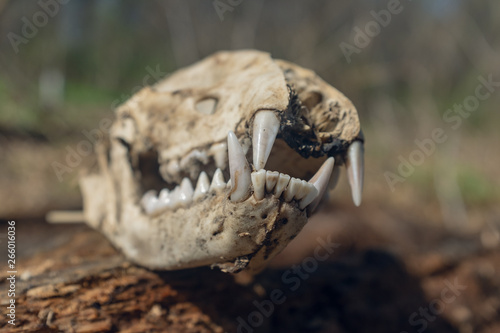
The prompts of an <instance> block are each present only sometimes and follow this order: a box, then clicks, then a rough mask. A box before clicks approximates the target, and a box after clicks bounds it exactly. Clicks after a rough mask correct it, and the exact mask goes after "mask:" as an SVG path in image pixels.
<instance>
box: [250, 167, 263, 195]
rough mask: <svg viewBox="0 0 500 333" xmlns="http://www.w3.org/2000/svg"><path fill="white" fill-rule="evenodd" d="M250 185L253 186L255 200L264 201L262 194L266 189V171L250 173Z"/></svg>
mask: <svg viewBox="0 0 500 333" xmlns="http://www.w3.org/2000/svg"><path fill="white" fill-rule="evenodd" d="M252 184H253V195H254V196H255V199H257V200H262V199H264V193H265V189H266V170H264V169H261V170H259V171H256V172H252Z"/></svg>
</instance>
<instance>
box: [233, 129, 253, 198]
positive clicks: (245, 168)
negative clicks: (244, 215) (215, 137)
mask: <svg viewBox="0 0 500 333" xmlns="http://www.w3.org/2000/svg"><path fill="white" fill-rule="evenodd" d="M227 149H228V156H229V173H230V175H231V201H242V200H244V199H246V198H248V195H249V192H250V185H251V175H250V174H251V171H250V166H249V165H248V161H247V158H246V157H245V153H244V152H243V149H242V148H241V146H240V143H239V142H238V138H237V137H236V135H235V134H234V133H233V132H232V131H230V132H229V133H228V135H227Z"/></svg>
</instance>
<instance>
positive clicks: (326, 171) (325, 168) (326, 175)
mask: <svg viewBox="0 0 500 333" xmlns="http://www.w3.org/2000/svg"><path fill="white" fill-rule="evenodd" d="M334 165H335V159H334V158H333V157H330V158H328V159H327V160H326V161H325V162H324V163H323V165H322V166H321V167H320V168H319V170H318V171H317V172H316V174H315V175H314V176H313V177H312V178H311V179H310V180H309V183H311V184H313V185H314V187H316V189H317V190H318V196H317V197H316V198H314V200H312V201H311V203H310V205H309V211H310V212H312V211H314V209H315V208H316V207H317V206H318V204H319V202H320V201H321V198H322V197H323V194H324V193H325V190H326V188H327V187H328V182H329V180H330V176H331V174H332V171H333V167H334Z"/></svg>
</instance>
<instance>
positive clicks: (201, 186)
mask: <svg viewBox="0 0 500 333" xmlns="http://www.w3.org/2000/svg"><path fill="white" fill-rule="evenodd" d="M209 188H210V181H209V180H208V176H207V173H206V172H205V171H202V172H201V173H200V177H198V183H196V189H195V190H194V194H193V200H197V199H198V198H200V197H201V196H203V195H204V194H205V193H207V192H208V189H209Z"/></svg>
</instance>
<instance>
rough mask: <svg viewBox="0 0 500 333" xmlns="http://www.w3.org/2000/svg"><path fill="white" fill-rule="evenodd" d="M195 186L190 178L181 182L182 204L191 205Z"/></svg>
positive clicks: (180, 196)
mask: <svg viewBox="0 0 500 333" xmlns="http://www.w3.org/2000/svg"><path fill="white" fill-rule="evenodd" d="M193 192H194V191H193V184H191V181H190V180H189V178H184V179H183V180H182V182H181V190H180V195H179V201H180V202H182V203H190V202H191V201H192V200H193Z"/></svg>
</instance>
